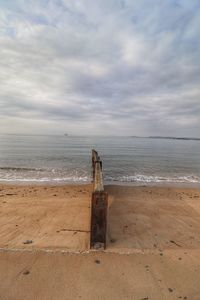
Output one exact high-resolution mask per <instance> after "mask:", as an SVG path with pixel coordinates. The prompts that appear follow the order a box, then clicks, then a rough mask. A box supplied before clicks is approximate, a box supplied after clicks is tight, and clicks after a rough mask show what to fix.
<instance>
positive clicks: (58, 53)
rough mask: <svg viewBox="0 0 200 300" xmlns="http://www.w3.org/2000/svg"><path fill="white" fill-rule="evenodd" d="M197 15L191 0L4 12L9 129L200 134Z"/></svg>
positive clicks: (0, 85) (18, 4) (3, 84)
mask: <svg viewBox="0 0 200 300" xmlns="http://www.w3.org/2000/svg"><path fill="white" fill-rule="evenodd" d="M198 8H199V3H198V1H192V3H191V2H190V4H189V2H188V1H185V0H184V1H178V0H177V1H172V0H171V1H166V2H162V3H161V2H160V1H158V0H150V1H148V4H147V2H146V1H144V0H141V1H131V0H129V1H128V0H127V1H114V0H109V1H108V0H107V1H105V0H102V1H91V0H87V1H84V2H82V1H78V0H75V1H73V2H71V1H68V0H62V1H61V0H60V1H53V0H51V1H34V2H33V1H29V2H28V3H27V2H25V1H15V5H8V4H7V5H5V6H4V7H3V6H2V9H1V15H0V20H1V21H0V25H1V33H0V34H1V35H0V47H1V56H0V108H1V111H0V115H1V116H2V118H1V120H0V126H1V128H3V130H4V131H6V130H7V131H8V132H12V131H15V130H16V131H18V130H19V131H21V130H22V129H21V128H22V126H21V124H22V123H23V124H24V126H26V125H25V124H26V120H29V122H30V120H32V121H31V122H32V123H31V124H36V122H37V123H38V124H42V122H44V123H45V122H46V123H47V124H48V128H49V129H48V128H47V127H45V126H44V133H45V132H48V131H49V132H52V131H53V132H54V133H59V124H60V127H61V125H62V126H63V125H64V124H65V125H66V126H67V127H68V128H70V130H71V132H72V133H76V134H78V133H79V129H80V131H81V132H82V133H84V128H85V134H87V133H88V128H89V129H90V131H89V132H90V133H93V134H95V133H96V132H97V133H102V134H107V133H109V134H116V128H118V129H119V131H117V132H119V133H120V132H121V133H123V132H126V134H131V135H132V134H137V135H139V134H151V135H156V134H168V132H169V133H170V132H172V129H173V134H174V135H179V134H181V135H185V133H187V134H189V135H193V136H194V135H197V136H199V132H200V130H199V129H200V108H199V103H200V89H199V86H200V57H199V48H200V37H199V19H200V16H199V15H200V13H199V10H198ZM6 118H7V120H12V118H13V120H15V121H16V120H17V121H16V122H20V126H19V129H18V128H17V126H14V127H11V126H9V125H8V124H9V122H6V123H5V119H6ZM27 122H28V121H27ZM34 122H35V123H34ZM10 124H13V123H12V122H10ZM105 124H107V126H104V125H105ZM97 125H98V126H100V129H98V130H97ZM101 125H102V126H101ZM12 126H13V125H12ZM36 127H37V126H36ZM33 128H34V126H31V129H30V130H34V129H33ZM136 131H137V132H136Z"/></svg>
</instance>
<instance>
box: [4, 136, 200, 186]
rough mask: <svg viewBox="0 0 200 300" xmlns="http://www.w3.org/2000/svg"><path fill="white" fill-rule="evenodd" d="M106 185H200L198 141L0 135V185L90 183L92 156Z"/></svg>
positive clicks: (199, 146)
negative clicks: (97, 157)
mask: <svg viewBox="0 0 200 300" xmlns="http://www.w3.org/2000/svg"><path fill="white" fill-rule="evenodd" d="M92 149H95V150H97V151H98V153H99V155H100V157H101V159H102V161H103V175H104V182H105V184H113V183H114V184H131V185H146V184H160V183H161V184H176V183H177V184H200V141H199V140H177V139H162V138H161V139H160V138H137V137H111V136H109V137H108V136H107V137H103V136H98V137H97V136H65V135H60V136H59V135H0V182H1V183H15V184H16V183H23V184H24V183H28V184H33V183H34V184H46V183H49V184H67V183H88V182H91V174H92V172H91V171H92V170H91V169H92V167H91V150H92Z"/></svg>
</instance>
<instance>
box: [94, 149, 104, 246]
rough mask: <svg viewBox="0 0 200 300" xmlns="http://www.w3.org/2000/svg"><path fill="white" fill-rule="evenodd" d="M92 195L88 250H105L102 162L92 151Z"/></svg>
mask: <svg viewBox="0 0 200 300" xmlns="http://www.w3.org/2000/svg"><path fill="white" fill-rule="evenodd" d="M92 167H93V193H92V203H91V236H90V248H93V249H102V248H103V249H105V248H106V229H107V206H108V195H107V193H106V192H105V191H104V185H103V175H102V162H101V160H100V157H99V156H98V153H97V152H96V151H95V150H92Z"/></svg>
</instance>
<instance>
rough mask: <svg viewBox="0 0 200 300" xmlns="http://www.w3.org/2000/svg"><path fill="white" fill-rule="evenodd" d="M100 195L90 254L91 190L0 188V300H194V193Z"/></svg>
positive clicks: (198, 237)
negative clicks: (103, 210)
mask: <svg viewBox="0 0 200 300" xmlns="http://www.w3.org/2000/svg"><path fill="white" fill-rule="evenodd" d="M106 189H107V191H108V193H109V218H108V220H109V222H108V247H107V250H106V251H105V252H95V251H88V248H89V234H90V233H89V229H90V196H91V190H92V187H91V186H90V185H82V186H78V185H71V186H68V185H67V186H27V185H26V186H12V185H1V186H0V300H18V299H20V300H21V299H30V300H32V299H37V300H40V299H41V300H43V299H44V300H45V299H48V300H49V299H52V300H54V299H56V300H57V299H59V300H60V299H61V300H62V299H65V300H66V299H136V300H137V299H138V300H142V299H143V300H144V299H145V300H150V299H153V300H154V299H158V300H161V299H192V300H193V299H194V300H199V299H200V296H199V295H200V286H199V282H200V189H197V188H196V189H193V188H192V189H189V188H187V189H186V188H184V189H183V188H174V187H173V188H169V187H127V186H107V187H106Z"/></svg>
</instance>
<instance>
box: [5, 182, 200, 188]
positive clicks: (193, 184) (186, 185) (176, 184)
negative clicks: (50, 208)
mask: <svg viewBox="0 0 200 300" xmlns="http://www.w3.org/2000/svg"><path fill="white" fill-rule="evenodd" d="M90 184H92V181H76V182H74V181H72V182H55V181H40V182H39V181H37V182H35V181H1V180H0V186H3V185H5V186H6V185H7V186H48V187H51V186H81V185H83V186H87V185H90ZM104 186H122V187H123V186H126V187H141V188H142V187H163V188H165V187H168V188H170V187H172V188H200V182H146V183H145V182H122V181H111V182H108V181H104Z"/></svg>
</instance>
